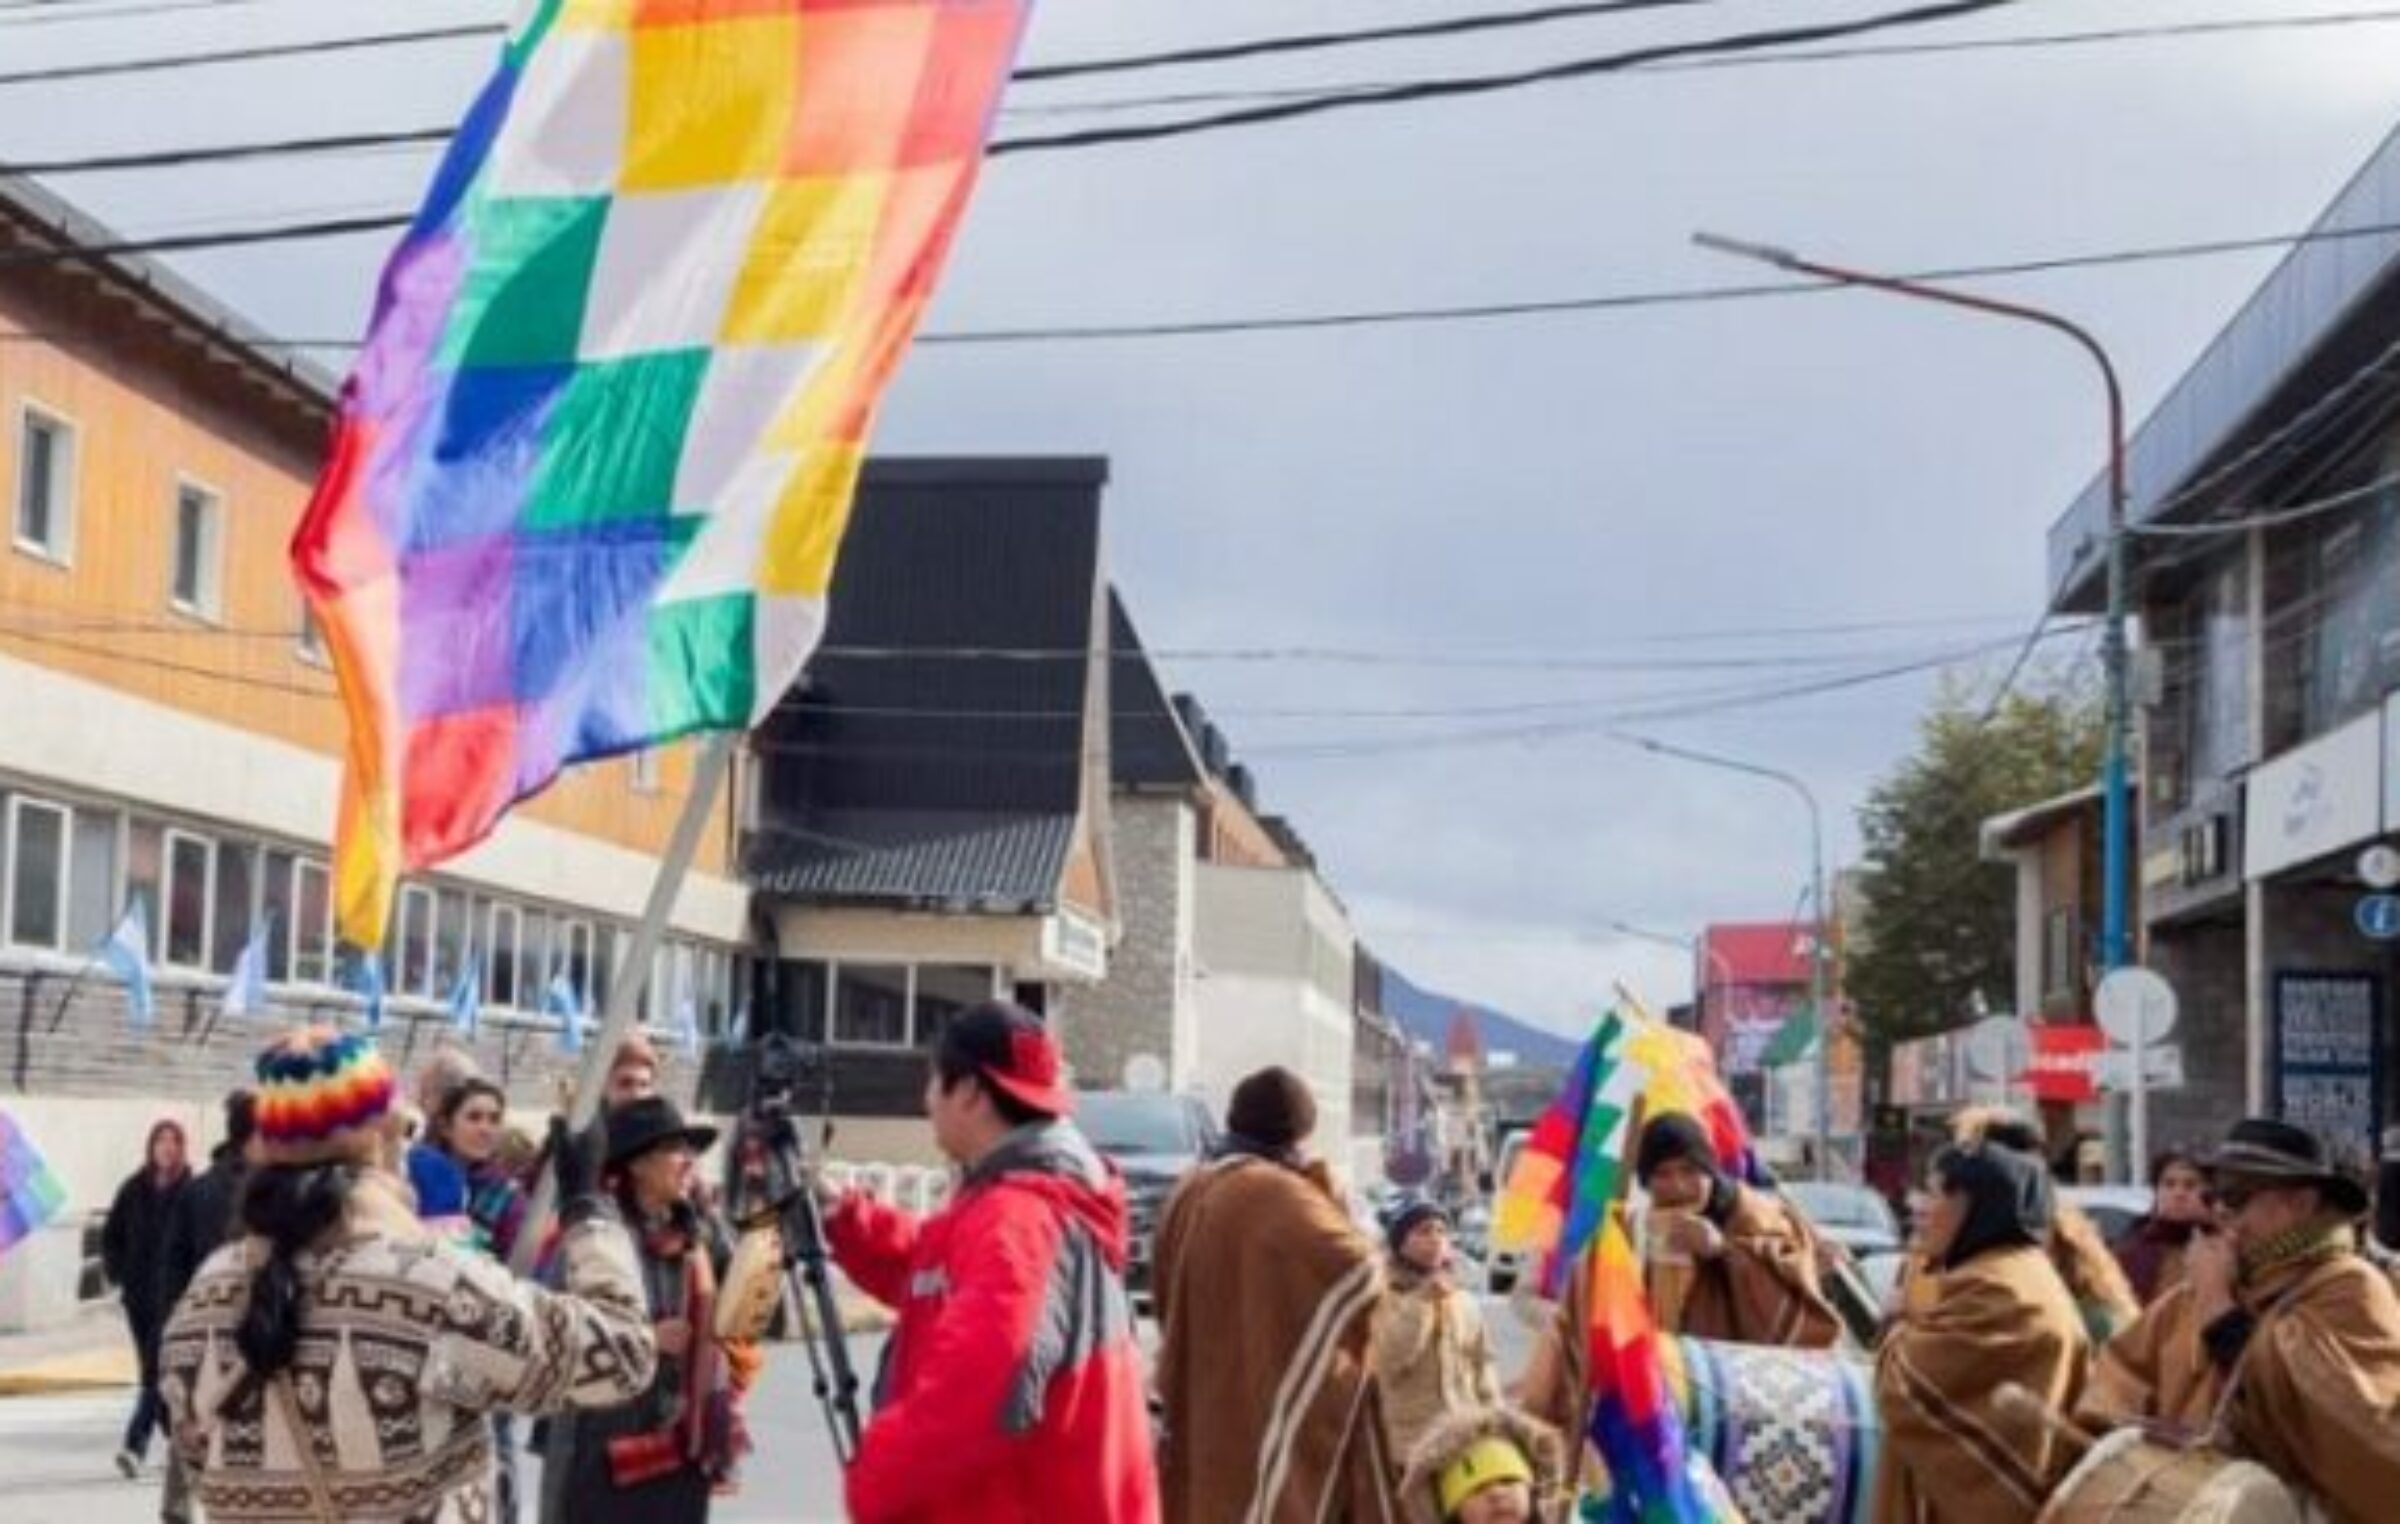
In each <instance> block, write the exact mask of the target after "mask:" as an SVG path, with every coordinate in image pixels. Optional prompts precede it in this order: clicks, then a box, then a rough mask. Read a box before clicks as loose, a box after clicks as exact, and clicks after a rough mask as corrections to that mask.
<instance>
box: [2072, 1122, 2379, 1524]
mask: <svg viewBox="0 0 2400 1524" xmlns="http://www.w3.org/2000/svg"><path fill="white" fill-rule="evenodd" d="M2210 1162H2211V1165H2212V1169H2211V1173H2212V1174H2213V1176H2214V1184H2215V1190H2216V1197H2217V1206H2218V1213H2219V1221H2220V1223H2221V1225H2222V1228H2223V1231H2221V1232H2218V1233H2213V1234H2207V1235H2203V1236H2201V1237H2199V1238H2196V1239H2194V1240H2193V1242H2192V1244H2191V1246H2190V1248H2189V1249H2188V1250H2186V1252H2185V1255H2184V1274H2185V1279H2184V1283H2183V1284H2182V1285H2180V1286H2178V1287H2176V1288H2175V1289H2173V1290H2172V1291H2170V1292H2168V1293H2167V1295H2166V1296H2165V1297H2163V1298H2162V1299H2161V1300H2160V1301H2159V1303H2158V1305H2157V1306H2155V1307H2153V1308H2152V1309H2151V1310H2150V1311H2149V1312H2148V1313H2147V1314H2145V1315H2144V1316H2143V1317H2142V1318H2141V1320H2140V1321H2138V1322H2136V1323H2135V1324H2134V1325H2133V1326H2132V1327H2131V1328H2128V1329H2127V1330H2126V1331H2125V1332H2124V1333H2123V1334H2121V1335H2119V1336H2118V1338H2117V1339H2116V1341H2115V1342H2114V1343H2112V1344H2110V1345H2109V1346H2108V1348H2107V1349H2106V1350H2105V1351H2104V1352H2103V1353H2102V1355H2101V1358H2100V1363H2099V1367H2098V1369H2097V1370H2096V1371H2095V1372H2094V1375H2093V1379H2092V1387H2091V1390H2090V1392H2089V1393H2088V1394H2087V1396H2086V1398H2085V1400H2084V1402H2083V1404H2082V1406H2081V1408H2080V1410H2079V1412H2078V1417H2079V1418H2081V1419H2082V1420H2083V1421H2084V1422H2085V1423H2086V1424H2087V1425H2088V1426H2091V1427H2094V1428H2111V1427H2116V1426H2120V1425H2124V1424H2129V1423H2133V1422H2137V1421H2152V1422H2163V1423H2164V1424H2166V1425H2169V1426H2170V1427H2171V1428H2173V1429H2177V1430H2181V1431H2182V1432H2184V1433H2185V1434H2186V1435H2188V1436H2191V1437H2195V1438H2205V1439H2207V1440H2209V1441H2210V1442H2212V1443H2215V1444H2217V1445H2219V1446H2221V1447H2222V1448H2224V1449H2225V1450H2227V1451H2228V1452H2230V1453H2232V1454H2234V1455H2237V1456H2240V1457H2242V1458H2244V1459H2247V1460H2252V1461H2256V1462H2257V1463H2258V1464H2260V1465H2262V1466H2264V1467H2266V1468H2267V1469H2268V1470H2270V1471H2273V1472H2274V1473H2275V1474H2276V1475H2277V1476H2279V1477H2281V1478H2282V1479H2283V1480H2284V1481H2285V1482H2286V1483H2288V1484H2290V1485H2292V1486H2294V1487H2297V1488H2301V1489H2304V1490H2306V1491H2308V1492H2311V1493H2313V1494H2315V1496H2316V1498H2317V1500H2318V1502H2319V1503H2320V1505H2321V1506H2322V1507H2323V1509H2324V1511H2325V1513H2326V1515H2327V1516H2328V1517H2329V1518H2330V1519H2332V1520H2334V1521H2336V1524H2369V1521H2371V1520H2372V1521H2381V1520H2387V1519H2390V1518H2392V1517H2393V1516H2394V1512H2395V1510H2396V1509H2400V1296H2395V1294H2394V1292H2393V1289H2392V1285H2391V1282H2390V1280H2389V1279H2388V1278H2387V1277H2386V1276H2385V1275H2384V1274H2383V1273H2382V1272H2381V1271H2380V1270H2378V1269H2376V1268H2375V1267H2374V1266H2373V1265H2371V1264H2370V1263H2368V1261H2367V1260H2366V1259H2365V1258H2364V1257H2363V1256H2362V1255H2361V1254H2360V1253H2359V1251H2358V1238H2357V1231H2356V1228H2355V1224H2356V1222H2357V1220H2358V1218H2359V1217H2360V1216H2361V1215H2362V1214H2363V1213H2364V1212H2365V1211H2366V1208H2367V1194H2366V1191H2365V1189H2364V1188H2363V1187H2362V1186H2361V1185H2360V1184H2359V1182H2358V1181H2357V1180H2355V1179H2353V1178H2351V1177H2350V1176H2349V1175H2348V1174H2346V1173H2345V1172H2343V1171H2342V1170H2340V1169H2339V1168H2337V1167H2336V1166H2335V1165H2334V1163H2333V1160H2332V1155H2331V1151H2330V1150H2329V1149H2328V1148H2327V1147H2326V1145H2325V1143H2324V1141H2323V1140H2322V1139H2320V1138H2318V1137H2316V1136H2315V1135H2314V1134H2312V1133H2310V1132H2309V1131H2307V1130H2306V1129H2304V1128H2300V1127H2295V1126H2293V1125H2291V1124H2290V1123H2288V1122H2281V1121H2273V1120H2269V1119H2266V1118H2258V1117H2254V1118H2251V1119H2249V1120H2246V1121H2243V1122H2239V1123H2237V1124H2235V1126H2234V1128H2233V1130H2232V1132H2231V1134H2230V1135H2229V1137H2228V1139H2227V1141H2226V1144H2225V1146H2224V1148H2223V1149H2221V1150H2220V1151H2219V1152H2218V1153H2217V1154H2216V1156H2215V1157H2214V1159H2213V1160H2211V1161H2210Z"/></svg>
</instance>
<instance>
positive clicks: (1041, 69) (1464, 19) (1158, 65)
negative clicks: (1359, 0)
mask: <svg viewBox="0 0 2400 1524" xmlns="http://www.w3.org/2000/svg"><path fill="white" fill-rule="evenodd" d="M1717 3H1719V0H1593V3H1586V4H1581V5H1545V6H1541V7H1539V8H1537V9H1534V10H1522V11H1502V12H1498V13H1495V14H1488V15H1481V16H1451V17H1444V18H1442V19H1440V20H1437V21H1416V22H1408V23H1405V24H1403V25H1399V26H1384V27H1370V28H1366V29H1363V30H1352V31H1341V32H1314V33H1301V34H1298V35H1294V36H1285V37H1260V38H1253V39H1248V40H1245V41H1241V42H1227V43H1213V44H1208V45H1204V46H1201V47H1194V48H1182V49H1178V50H1175V51H1173V52H1165V53H1146V54H1135V55H1133V56H1131V57H1125V58H1096V59H1088V60H1085V61H1083V62H1079V63H1062V64H1036V65H1033V66H1031V67H1028V68H1023V69H1019V70H1017V72H1016V75H1015V79H1016V82H1017V83H1019V84H1040V83H1042V82H1044V81H1048V80H1060V79H1085V78H1089V77H1090V76H1092V75H1095V74H1131V73H1137V72H1140V71H1143V70H1148V69H1168V68H1183V67H1189V66H1193V65H1204V64H1219V63H1231V62H1233V61H1235V60H1237V59H1244V58H1265V57H1273V56H1283V55H1289V54H1293V53H1318V52H1324V51H1326V50H1327V49H1331V48H1349V47H1358V46H1362V45H1366V44H1373V43H1387V42H1421V41H1426V40H1428V39H1431V38H1436V37H1462V36H1465V35H1467V34H1469V33H1473V32H1499V31H1517V30H1520V29H1523V28H1525V27H1537V26H1547V25H1550V24H1552V23H1554V22H1561V21H1582V20H1588V19H1590V18H1591V17H1594V16H1607V15H1618V14H1622V13H1625V12H1629V11H1662V10H1681V9H1685V8H1688V7H1690V6H1694V5H1713V4H1717Z"/></svg>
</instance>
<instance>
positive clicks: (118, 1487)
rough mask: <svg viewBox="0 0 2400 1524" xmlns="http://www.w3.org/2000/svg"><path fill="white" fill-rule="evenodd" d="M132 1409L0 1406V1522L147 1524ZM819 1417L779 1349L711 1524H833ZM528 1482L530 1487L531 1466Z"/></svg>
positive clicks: (100, 1399)
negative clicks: (123, 1470) (122, 1471)
mask: <svg viewBox="0 0 2400 1524" xmlns="http://www.w3.org/2000/svg"><path fill="white" fill-rule="evenodd" d="M1484 1315H1485V1317H1486V1318H1487V1319H1488V1320H1489V1321H1490V1323H1491V1326H1492V1333H1493V1338H1494V1342H1495V1344H1496V1345H1497V1348H1498V1351H1499V1357H1500V1369H1501V1374H1502V1375H1503V1376H1504V1377H1510V1378H1513V1377H1514V1376H1515V1375H1516V1373H1517V1371H1518V1370H1519V1369H1520V1368H1521V1367H1522V1365H1523V1363H1524V1360H1525V1357H1526V1354H1527V1353H1528V1351H1529V1349H1530V1347H1531V1335H1530V1333H1529V1331H1528V1330H1527V1329H1526V1328H1525V1327H1524V1325H1523V1324H1522V1323H1520V1322H1519V1320H1518V1319H1517V1318H1516V1316H1515V1315H1514V1314H1513V1313H1512V1312H1511V1311H1510V1310H1509V1308H1508V1306H1507V1305H1506V1304H1505V1303H1502V1302H1498V1301H1490V1300H1487V1301H1486V1302H1485V1303H1484ZM852 1347H853V1350H854V1352H855V1353H854V1358H855V1360H856V1362H857V1365H858V1370H859V1375H860V1379H861V1380H868V1379H871V1378H872V1376H873V1373H874V1369H875V1356H876V1352H877V1349H878V1347H879V1341H877V1340H873V1339H860V1340H854V1341H853V1345H852ZM130 1401H131V1398H130V1395H129V1394H118V1393H110V1394H106V1395H101V1396H93V1397H23V1398H13V1399H7V1400H0V1524H65V1521H72V1524H153V1521H155V1520H156V1519H157V1517H158V1480H157V1475H156V1472H155V1471H153V1472H152V1473H151V1474H150V1475H148V1476H146V1477H145V1478H144V1479H143V1480H142V1481H140V1482H128V1481H125V1480H124V1479H123V1478H121V1477H119V1476H118V1475H117V1473H116V1470H115V1468H114V1466H113V1464H112V1463H111V1460H110V1457H111V1456H112V1455H113V1454H114V1453H115V1451H116V1447H117V1440H118V1437H119V1435H120V1433H121V1432H122V1430H123V1428H124V1423H125V1416H126V1413H127V1410H128V1407H129V1404H130ZM820 1414H821V1409H820V1408H819V1407H818V1405H817V1399H816V1396H815V1394H814V1392H813V1391H812V1390H811V1389H810V1383H809V1373H808V1361H807V1358H806V1357H805V1355H804V1354H803V1352H802V1351H801V1349H800V1347H799V1346H798V1345H785V1346H778V1347H777V1348H776V1349H775V1351H774V1352H773V1353H772V1354H771V1355H770V1356H769V1357H768V1360H767V1371H766V1376H765V1379H764V1380H763V1382H762V1383H761V1385H760V1389H759V1391H758V1392H757V1394H756V1395H755V1397H754V1399H753V1402H752V1406H751V1413H750V1422H751V1430H752V1432H753V1434H754V1435H755V1436H756V1438H757V1440H758V1450H757V1452H756V1453H755V1454H753V1455H752V1456H751V1457H750V1461H749V1465H748V1469H747V1471H746V1473H745V1477H744V1484H743V1488H742V1492H741V1495H740V1496H739V1497H736V1498H733V1499H730V1500H727V1501H724V1502H721V1503H720V1504H719V1505H718V1506H717V1508H716V1510H715V1511H714V1514H713V1515H712V1517H713V1518H714V1519H715V1520H717V1521H719V1524H840V1521H841V1518H842V1510H841V1488H840V1485H839V1482H838V1479H837V1478H836V1475H835V1471H834V1463H833V1451H832V1447H831V1445H830V1444H829V1443H828V1441H827V1439H826V1434H825V1424H824V1420H823V1418H822V1417H821V1416H820ZM155 1454H156V1452H155V1451H154V1452H153V1455H154V1456H155ZM526 1480H527V1483H528V1486H529V1487H530V1486H532V1485H534V1484H535V1482H536V1478H535V1477H534V1476H533V1474H532V1472H531V1469H530V1466H529V1468H528V1474H527V1477H526ZM527 1524H531V1515H530V1513H529V1514H528V1515H527Z"/></svg>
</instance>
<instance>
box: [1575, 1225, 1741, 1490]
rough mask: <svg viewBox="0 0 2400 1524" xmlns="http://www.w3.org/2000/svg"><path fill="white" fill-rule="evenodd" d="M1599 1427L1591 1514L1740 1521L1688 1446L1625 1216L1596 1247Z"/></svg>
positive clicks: (1595, 1403) (1594, 1359)
mask: <svg viewBox="0 0 2400 1524" xmlns="http://www.w3.org/2000/svg"><path fill="white" fill-rule="evenodd" d="M1591 1286H1592V1296H1591V1328H1590V1343H1591V1356H1590V1360H1591V1364H1590V1368H1591V1379H1592V1425H1591V1429H1590V1432H1589V1433H1588V1434H1587V1435H1586V1436H1585V1437H1586V1438H1587V1439H1588V1440H1589V1441H1590V1442H1591V1445H1592V1448H1593V1449H1594V1451H1596V1452H1597V1453H1598V1455H1599V1457H1600V1460H1601V1463H1602V1464H1603V1465H1604V1466H1605V1467H1606V1468H1607V1478H1606V1491H1605V1492H1603V1493H1601V1494H1599V1495H1598V1496H1597V1497H1592V1498H1587V1500H1586V1503H1585V1506H1584V1508H1583V1512H1582V1517H1583V1518H1585V1519H1599V1520H1606V1521H1608V1524H1741V1517H1740V1514H1739V1513H1738V1512H1737V1511H1736V1510H1735V1509H1734V1507H1733V1505H1732V1504H1731V1503H1730V1502H1729V1501H1728V1500H1727V1498H1726V1495H1725V1492H1724V1489H1723V1487H1722V1486H1721V1485H1720V1484H1719V1483H1718V1482H1717V1480H1716V1478H1715V1477H1714V1476H1713V1475H1712V1474H1711V1473H1710V1472H1709V1471H1708V1470H1707V1467H1706V1463H1705V1462H1703V1461H1700V1460H1698V1459H1696V1458H1695V1457H1694V1455H1693V1453H1692V1450H1691V1447H1690V1446H1689V1445H1688V1444H1687V1443H1686V1442H1685V1439H1684V1432H1683V1418H1682V1416H1681V1414H1680V1412H1679V1411H1678V1409H1677V1406H1676V1401H1675V1390H1674V1386H1673V1384H1672V1383H1671V1382H1670V1381H1669V1379H1668V1374H1667V1367H1666V1361H1665V1358H1664V1353H1663V1346H1662V1344H1661V1342H1660V1339H1659V1333H1658V1325H1657V1324H1656V1323H1654V1322H1653V1321H1651V1317H1650V1303H1649V1299H1648V1298H1647V1297H1646V1296H1645V1295H1644V1294H1643V1290H1642V1267H1641V1263H1640V1261H1639V1260H1637V1259H1635V1257H1634V1253H1633V1243H1632V1241H1631V1240H1630V1239H1629V1238H1628V1237H1627V1236H1626V1233H1625V1223H1624V1220H1623V1218H1622V1216H1621V1214H1620V1213H1619V1212H1617V1211H1611V1212H1610V1214H1609V1217H1608V1221H1607V1222H1606V1223H1605V1224H1604V1225H1603V1226H1602V1227H1601V1229H1600V1235H1599V1241H1598V1243H1596V1244H1595V1245H1594V1246H1593V1249H1592V1281H1591Z"/></svg>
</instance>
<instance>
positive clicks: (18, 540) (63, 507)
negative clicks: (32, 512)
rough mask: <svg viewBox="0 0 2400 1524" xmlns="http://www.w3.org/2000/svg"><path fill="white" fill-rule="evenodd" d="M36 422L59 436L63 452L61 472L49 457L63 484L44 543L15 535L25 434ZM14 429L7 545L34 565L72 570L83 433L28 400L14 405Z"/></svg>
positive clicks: (66, 418) (21, 506) (62, 417)
mask: <svg viewBox="0 0 2400 1524" xmlns="http://www.w3.org/2000/svg"><path fill="white" fill-rule="evenodd" d="M36 421H39V422H40V423H42V424H43V425H45V426H47V427H48V428H49V429H50V430H51V431H52V432H53V433H55V434H56V435H58V436H59V445H60V446H62V447H63V448H64V450H65V452H66V461H65V466H64V469H59V468H58V466H57V460H56V454H55V451H54V453H53V469H54V471H56V474H57V475H58V476H59V477H60V478H62V479H63V484H61V485H59V490H58V495H57V501H55V502H54V503H52V504H51V515H50V540H49V541H48V542H45V541H42V540H29V539H27V538H25V536H24V535H23V534H21V533H19V532H18V524H17V516H18V514H19V513H21V512H22V511H23V510H24V503H25V456H26V451H25V433H26V430H27V429H28V428H29V427H30V426H31V425H32V424H34V423H35V422H36ZM16 425H17V427H16V432H15V433H14V435H13V436H11V438H10V439H9V441H8V447H9V456H10V459H11V460H12V461H13V462H14V463H15V465H14V469H12V470H11V471H10V472H9V473H8V485H9V497H8V537H9V542H10V543H11V544H13V545H14V546H16V548H17V550H18V552H19V553H20V554H23V555H27V556H31V557H32V558H33V559H35V560H37V561H47V562H49V563H50V564H51V565H53V566H61V567H72V566H73V565H74V564H75V531H76V529H77V528H78V527H79V526H78V524H77V522H76V520H77V518H78V515H77V513H76V512H75V500H76V498H77V496H78V495H79V492H80V488H81V486H82V478H83V430H82V429H81V428H80V427H79V426H77V424H76V422H75V420H74V419H73V418H70V417H69V416H67V415H66V414H65V413H63V412H61V411H59V410H58V409H57V408H54V407H52V406H50V405H49V404H48V403H45V402H40V401H37V400H35V399H34V398H31V397H26V398H22V399H20V400H19V401H18V403H17V416H16Z"/></svg>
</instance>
